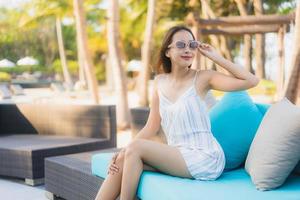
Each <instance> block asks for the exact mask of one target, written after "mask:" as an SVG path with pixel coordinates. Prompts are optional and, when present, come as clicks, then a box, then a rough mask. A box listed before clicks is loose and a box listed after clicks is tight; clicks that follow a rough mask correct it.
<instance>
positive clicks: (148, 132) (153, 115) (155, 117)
mask: <svg viewBox="0 0 300 200" xmlns="http://www.w3.org/2000/svg"><path fill="white" fill-rule="evenodd" d="M158 76H159V75H158ZM158 76H156V77H155V79H154V85H153V92H152V100H151V103H150V113H149V116H148V120H147V123H146V125H145V126H144V127H143V128H142V130H140V131H139V132H138V134H137V135H136V136H135V137H134V138H133V139H141V138H142V139H150V138H151V137H153V136H155V135H156V134H157V133H158V131H159V128H160V120H161V119H160V115H159V97H158V94H157V78H158Z"/></svg>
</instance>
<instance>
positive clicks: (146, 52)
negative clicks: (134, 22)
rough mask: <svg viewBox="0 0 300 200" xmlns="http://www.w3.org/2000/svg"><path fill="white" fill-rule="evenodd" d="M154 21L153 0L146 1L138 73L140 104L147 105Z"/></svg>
mask: <svg viewBox="0 0 300 200" xmlns="http://www.w3.org/2000/svg"><path fill="white" fill-rule="evenodd" d="M154 23H155V0H149V1H148V11H147V20H146V29H145V35H144V43H143V46H142V63H143V68H142V70H141V71H140V74H139V96H140V101H139V104H140V106H148V103H149V102H148V81H149V77H150V76H149V75H150V74H149V73H150V58H151V40H152V39H153V27H154Z"/></svg>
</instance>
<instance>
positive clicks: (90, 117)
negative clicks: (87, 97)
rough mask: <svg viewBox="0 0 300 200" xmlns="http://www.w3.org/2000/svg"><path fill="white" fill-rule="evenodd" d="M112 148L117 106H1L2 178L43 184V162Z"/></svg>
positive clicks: (0, 170) (30, 183) (0, 152)
mask: <svg viewBox="0 0 300 200" xmlns="http://www.w3.org/2000/svg"><path fill="white" fill-rule="evenodd" d="M111 147H116V114H115V106H112V105H56V104H1V105H0V159H1V161H0V175H3V176H11V177H18V178H24V179H25V182H26V183H27V184H29V185H38V184H42V183H43V182H44V158H46V157H50V156H58V155H65V154H72V153H79V152H86V151H93V150H98V149H105V148H111Z"/></svg>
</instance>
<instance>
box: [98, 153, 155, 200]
mask: <svg viewBox="0 0 300 200" xmlns="http://www.w3.org/2000/svg"><path fill="white" fill-rule="evenodd" d="M124 158H125V153H124V152H120V153H119V155H118V157H117V159H116V162H115V164H116V165H117V166H118V167H119V171H118V172H115V173H114V174H112V173H109V174H108V175H107V177H106V178H105V180H104V182H103V183H102V185H101V188H100V190H99V192H98V194H97V196H96V200H115V199H117V197H118V196H119V194H120V189H121V180H122V173H123V165H124ZM143 169H144V170H147V171H157V170H156V169H154V168H153V167H151V166H148V165H146V164H144V165H143Z"/></svg>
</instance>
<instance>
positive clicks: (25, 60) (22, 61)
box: [17, 57, 39, 65]
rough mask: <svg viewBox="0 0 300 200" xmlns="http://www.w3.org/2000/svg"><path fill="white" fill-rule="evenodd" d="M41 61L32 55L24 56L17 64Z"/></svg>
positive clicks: (32, 63)
mask: <svg viewBox="0 0 300 200" xmlns="http://www.w3.org/2000/svg"><path fill="white" fill-rule="evenodd" d="M37 64H39V61H38V60H36V59H34V58H32V57H24V58H21V59H20V60H18V62H17V65H37Z"/></svg>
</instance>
